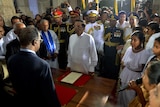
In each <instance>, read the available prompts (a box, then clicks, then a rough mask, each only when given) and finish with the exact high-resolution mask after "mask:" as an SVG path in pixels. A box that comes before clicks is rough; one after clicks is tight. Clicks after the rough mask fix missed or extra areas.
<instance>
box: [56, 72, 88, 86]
mask: <svg viewBox="0 0 160 107" xmlns="http://www.w3.org/2000/svg"><path fill="white" fill-rule="evenodd" d="M69 73H70V72H66V73H65V74H63V75H62V76H60V77H59V78H58V79H57V80H58V81H61V80H62V79H63V78H64V77H65V76H67V75H68V74H69ZM90 79H91V76H90V75H86V74H83V75H82V76H81V77H80V78H79V79H78V80H77V81H75V83H74V84H73V85H74V86H83V85H85V84H86V83H87V81H89V80H90Z"/></svg>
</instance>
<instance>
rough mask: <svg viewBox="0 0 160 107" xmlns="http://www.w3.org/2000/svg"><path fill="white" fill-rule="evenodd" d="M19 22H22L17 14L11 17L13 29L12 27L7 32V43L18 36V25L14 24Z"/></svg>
mask: <svg viewBox="0 0 160 107" xmlns="http://www.w3.org/2000/svg"><path fill="white" fill-rule="evenodd" d="M17 22H21V19H20V18H19V17H17V16H13V17H12V18H11V23H12V26H13V29H11V30H10V31H9V32H8V33H7V34H6V40H5V41H6V43H5V45H7V44H8V43H9V42H10V41H12V40H14V39H16V38H17V37H18V36H17V34H16V33H15V29H16V26H14V25H15V23H17Z"/></svg>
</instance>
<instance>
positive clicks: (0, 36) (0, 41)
mask: <svg viewBox="0 0 160 107" xmlns="http://www.w3.org/2000/svg"><path fill="white" fill-rule="evenodd" d="M4 37H5V36H4V29H3V27H2V26H0V56H1V57H4V55H5V48H4Z"/></svg>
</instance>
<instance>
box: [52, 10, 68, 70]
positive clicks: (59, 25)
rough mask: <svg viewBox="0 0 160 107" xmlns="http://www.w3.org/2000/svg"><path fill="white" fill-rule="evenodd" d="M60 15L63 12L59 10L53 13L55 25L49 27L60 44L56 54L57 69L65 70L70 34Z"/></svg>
mask: <svg viewBox="0 0 160 107" xmlns="http://www.w3.org/2000/svg"><path fill="white" fill-rule="evenodd" d="M62 14H63V12H62V11H61V10H59V9H56V10H54V11H53V17H54V21H55V23H53V24H52V25H50V29H52V30H54V32H55V33H56V34H57V36H58V39H59V43H60V49H59V54H58V63H59V69H63V70H65V69H66V67H67V60H68V59H67V50H68V43H69V36H70V33H69V32H68V30H67V29H68V25H67V24H66V23H65V22H62Z"/></svg>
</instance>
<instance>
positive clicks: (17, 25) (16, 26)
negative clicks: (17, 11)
mask: <svg viewBox="0 0 160 107" xmlns="http://www.w3.org/2000/svg"><path fill="white" fill-rule="evenodd" d="M23 28H26V25H25V24H24V23H22V22H17V23H15V24H14V26H13V29H14V33H15V34H17V35H19V32H20V30H22V29H23Z"/></svg>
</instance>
